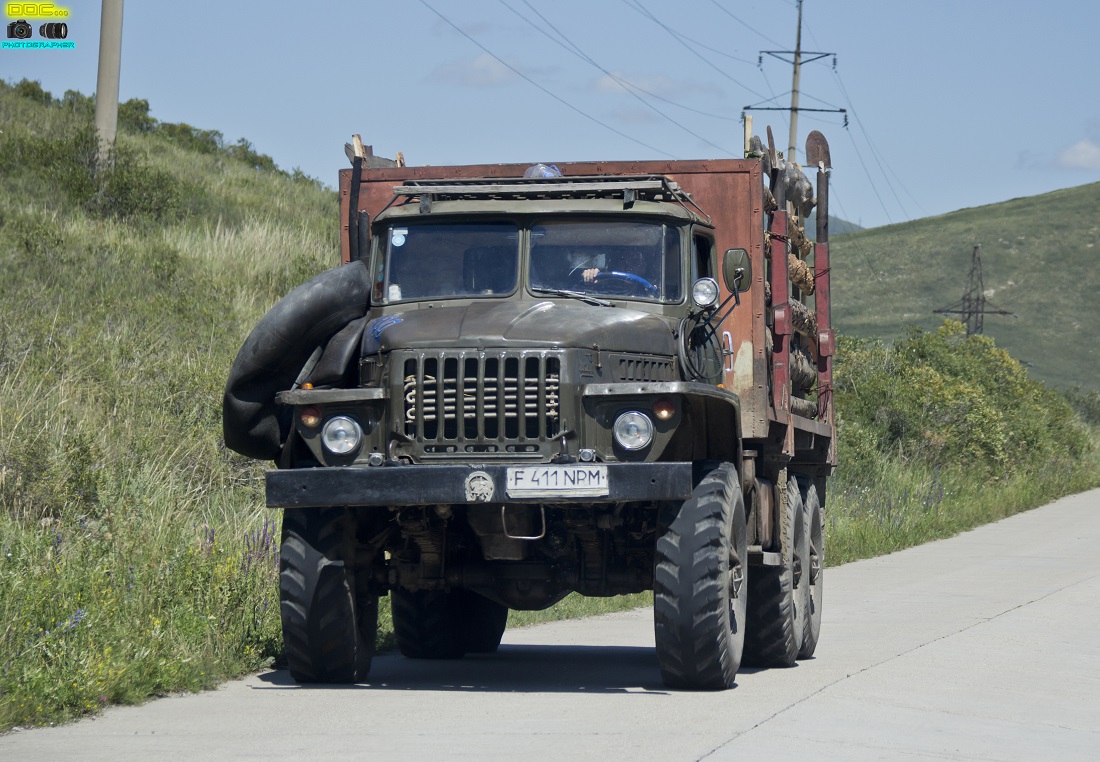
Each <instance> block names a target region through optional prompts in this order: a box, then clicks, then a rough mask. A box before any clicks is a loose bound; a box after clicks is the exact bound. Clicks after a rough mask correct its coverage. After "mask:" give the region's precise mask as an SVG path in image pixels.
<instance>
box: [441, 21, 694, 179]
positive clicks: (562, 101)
mask: <svg viewBox="0 0 1100 762" xmlns="http://www.w3.org/2000/svg"><path fill="white" fill-rule="evenodd" d="M420 4H421V5H423V6H424V7H425V8H427V9H428V10H429V11H431V12H432V13H434V14H435V15H436V16H439V18H441V19H442V20H443V21H444V22H445V23H446V24H447V25H448V26H450V27H451V28H452V29H454V30H455V31H456V32H458V33H459V34H461V35H462V36H463V37H465V38H466V39H467V40H469V41H470V42H472V43H473V44H474V45H477V46H478V47H479V48H481V50H483V51H485V53H486V54H488V55H489V56H491V57H492V58H493V60H495V61H496V62H497V63H499V64H501V65H502V66H504V67H506V68H507V69H508V70H509V71H511V72H512V73H513V74H515V75H516V76H518V77H520V78H521V79H523V80H525V81H527V82H529V83H530V84H532V85H534V86H535V87H537V88H538V89H539V90H541V91H542V92H544V93H546V94H547V95H549V96H550V97H551V98H553V99H554V100H556V101H557V102H558V103H560V104H562V105H563V106H565V107H567V108H569V109H570V110H572V111H575V112H576V113H578V114H580V115H581V116H583V117H584V118H585V119H588V120H590V121H593V122H595V123H596V124H598V125H600V126H601V127H604V128H605V129H608V130H610V131H611V132H614V133H615V134H616V135H618V136H619V137H622V138H626V139H627V140H629V141H631V142H632V143H637V144H638V145H640V146H642V147H644V148H648V149H649V150H650V151H655V152H657V153H659V154H661V155H662V156H667V157H669V158H670V159H677V158H679V157H678V156H674V155H673V154H670V153H668V152H667V151H662V150H661V149H660V148H657V147H655V146H651V145H649V144H648V143H645V142H643V141H641V140H638V139H637V138H635V137H632V136H630V135H627V134H626V133H625V132H623V131H622V130H619V129H617V128H615V127H612V126H611V125H610V124H607V123H606V122H603V121H601V120H599V119H597V118H596V117H594V116H592V115H591V114H589V113H587V112H586V111H583V110H582V109H580V108H578V107H577V106H574V105H573V104H572V103H570V102H569V101H567V100H565V99H564V98H562V97H561V96H559V95H557V94H555V93H553V92H551V91H550V90H548V89H546V88H545V87H543V86H542V85H540V84H539V83H538V82H536V81H535V80H533V79H531V78H530V77H528V76H527V75H526V74H524V73H523V72H521V71H520V70H519V69H517V68H516V67H514V66H512V65H511V64H510V63H508V62H507V61H505V60H504V59H502V58H501V57H500V56H498V55H497V54H496V53H494V52H493V51H491V50H489V49H488V48H487V47H485V46H484V45H482V44H481V43H480V42H478V41H477V40H476V39H474V38H473V37H471V36H470V35H469V34H467V33H466V32H464V31H463V30H462V29H460V28H459V27H458V25H457V24H455V23H454V22H453V21H451V20H450V19H449V18H447V17H446V16H444V15H443V14H442V13H440V12H439V11H437V10H436V9H435V8H433V7H432V6H431V5H430V4H429V3H428V0H420Z"/></svg>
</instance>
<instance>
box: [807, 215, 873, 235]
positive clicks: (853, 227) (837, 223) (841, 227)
mask: <svg viewBox="0 0 1100 762" xmlns="http://www.w3.org/2000/svg"><path fill="white" fill-rule="evenodd" d="M860 230H863V228H861V227H860V226H859V225H857V224H856V223H854V222H848V220H844V219H841V218H840V217H836V216H830V217H829V238H830V240H831V239H833V238H835V237H836V236H838V235H844V234H845V233H856V232H859V231H860ZM816 233H817V211H816V210H814V211H812V212H810V216H809V217H807V218H806V235H808V236H809V237H810V238H811V239H813V238H814V237H815V234H816Z"/></svg>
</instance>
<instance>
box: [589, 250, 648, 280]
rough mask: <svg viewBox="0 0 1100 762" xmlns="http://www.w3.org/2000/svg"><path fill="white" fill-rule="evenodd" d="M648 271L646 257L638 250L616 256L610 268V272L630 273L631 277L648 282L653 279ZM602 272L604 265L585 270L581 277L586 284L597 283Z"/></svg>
mask: <svg viewBox="0 0 1100 762" xmlns="http://www.w3.org/2000/svg"><path fill="white" fill-rule="evenodd" d="M647 270H648V268H647V267H646V261H645V257H644V256H643V255H642V252H640V251H637V250H636V249H627V250H625V251H620V252H618V253H617V254H614V255H613V257H612V265H611V267H610V268H608V271H609V272H611V271H617V272H623V273H629V274H631V275H639V276H641V277H643V278H645V279H646V280H647V281H648V280H651V279H650V278H649V276H648V274H647ZM602 271H603V268H602V265H598V266H594V267H589V268H587V269H585V270H584V271H583V272H582V273H581V275H582V277H583V278H584V282H585V283H595V282H596V280H597V279H598V278H599V276H600V273H601V272H602Z"/></svg>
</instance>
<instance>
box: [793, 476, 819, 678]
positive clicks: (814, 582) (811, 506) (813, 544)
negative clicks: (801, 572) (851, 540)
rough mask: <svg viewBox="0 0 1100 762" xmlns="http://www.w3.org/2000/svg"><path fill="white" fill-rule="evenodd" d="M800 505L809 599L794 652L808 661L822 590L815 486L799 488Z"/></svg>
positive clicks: (816, 632) (816, 631) (814, 642)
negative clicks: (806, 543)
mask: <svg viewBox="0 0 1100 762" xmlns="http://www.w3.org/2000/svg"><path fill="white" fill-rule="evenodd" d="M802 504H803V506H805V510H806V535H807V538H808V541H809V546H810V547H809V552H808V554H807V561H806V573H807V574H809V576H810V581H809V599H810V600H809V606H808V608H807V611H806V612H805V616H804V617H803V618H802V622H803V627H802V647H801V648H800V649H798V658H799V659H808V658H810V657H811V656H813V655H814V651H815V650H816V649H817V639H818V637H819V636H820V635H821V605H822V597H821V596H822V593H823V592H824V587H825V519H824V514H823V511H822V506H821V500H820V499H819V498H818V495H817V487H816V486H814V484H813V483H812V482H807V483H806V484H805V485H804V486H803V488H802Z"/></svg>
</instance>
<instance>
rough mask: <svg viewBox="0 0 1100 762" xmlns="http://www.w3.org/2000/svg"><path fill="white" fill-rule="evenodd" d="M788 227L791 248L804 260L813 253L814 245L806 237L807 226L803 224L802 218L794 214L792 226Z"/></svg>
mask: <svg viewBox="0 0 1100 762" xmlns="http://www.w3.org/2000/svg"><path fill="white" fill-rule="evenodd" d="M788 227H789V228H790V230H789V231H788V235H789V236H790V238H791V246H792V247H794V250H795V251H797V252H798V256H799V257H801V258H802V259H805V258H806V257H808V256H810V254H811V253H813V250H814V244H813V241H811V240H810V239H809V238H807V237H806V226H805V225H803V224H802V218H801V217H799V216H798V215H793V214H792V215H791V224H790V225H789V226H788Z"/></svg>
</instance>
